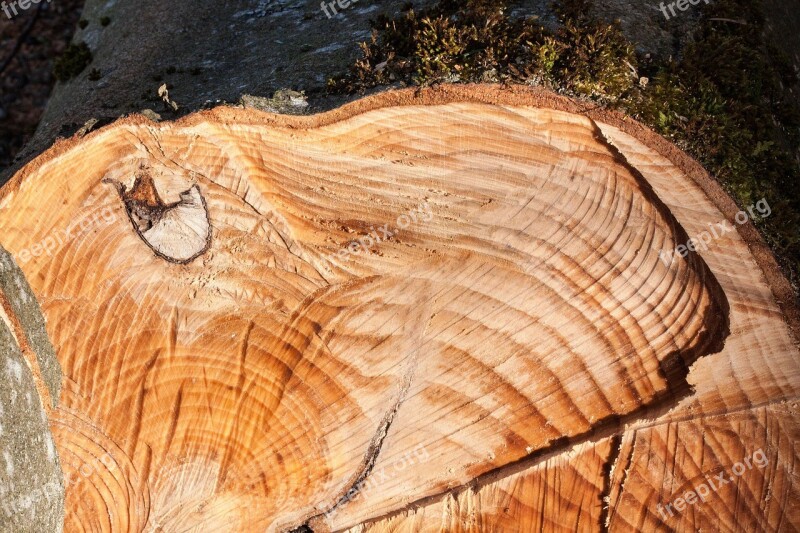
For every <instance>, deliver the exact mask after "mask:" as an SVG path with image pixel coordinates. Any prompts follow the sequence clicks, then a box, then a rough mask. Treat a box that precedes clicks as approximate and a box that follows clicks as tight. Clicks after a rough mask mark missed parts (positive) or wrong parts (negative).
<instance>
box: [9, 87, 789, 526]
mask: <svg viewBox="0 0 800 533" xmlns="http://www.w3.org/2000/svg"><path fill="white" fill-rule="evenodd" d="M470 90H473V91H475V93H470ZM476 94H477V95H476ZM481 94H483V96H481ZM504 94H506V93H503V91H502V90H500V89H491V90H489V89H486V90H485V91H484V92H483V93H480V92H479V91H477V90H476V89H474V88H472V89H470V88H464V89H446V90H445V91H444V92H436V91H430V92H427V93H423V94H421V95H414V94H413V93H410V92H401V93H394V94H388V95H382V96H379V97H375V98H373V99H367V100H365V101H363V102H360V103H358V104H356V105H354V106H350V107H346V108H344V109H342V110H339V111H336V112H333V113H329V114H326V115H321V116H315V117H277V116H272V115H266V114H260V113H256V112H253V111H242V110H238V109H229V108H221V109H217V110H214V111H211V112H204V113H201V114H197V115H193V116H192V117H190V118H188V119H186V120H183V121H181V122H178V123H169V124H153V123H151V122H148V121H146V120H144V119H142V118H131V119H126V120H123V121H119V122H117V123H115V124H113V125H111V126H109V127H107V128H104V129H103V130H101V131H99V132H96V133H94V134H91V135H89V136H87V137H85V138H83V139H75V140H72V141H69V142H66V143H63V144H61V145H57V146H56V147H55V148H54V149H53V150H52V151H51V153H49V154H46V155H45V156H43V157H42V158H40V159H38V160H36V161H34V162H33V163H32V164H31V165H29V166H28V167H26V169H24V170H23V171H22V172H21V173H20V174H19V175H18V176H17V177H15V179H14V180H13V181H12V183H11V184H10V186H9V187H6V188H4V189H3V190H2V191H0V226H1V227H2V235H3V240H4V246H6V247H7V248H8V249H9V250H10V251H11V252H12V253H14V255H15V256H16V257H17V259H18V261H20V262H21V263H22V268H23V270H24V271H25V273H26V275H27V276H28V278H29V279H30V280H31V285H32V287H33V289H34V291H35V293H36V294H37V296H38V298H39V299H40V302H41V304H42V307H43V310H44V313H45V315H46V317H47V319H48V333H49V334H50V336H51V338H52V340H53V343H54V345H55V347H56V350H57V353H58V357H59V360H60V362H61V365H62V367H63V370H64V374H65V383H64V387H63V393H62V405H61V406H60V407H59V408H58V410H56V411H55V412H54V413H53V414H52V416H51V425H52V426H53V428H54V434H55V438H56V442H57V446H58V450H59V454H60V456H61V458H62V463H63V466H64V469H65V476H67V478H68V479H77V480H78V481H79V482H76V483H68V485H67V524H66V530H68V531H71V530H81V531H84V530H86V531H143V530H161V531H218V530H227V531H263V530H265V529H266V530H271V531H288V530H291V529H293V528H295V527H297V526H299V525H301V524H304V523H308V524H309V525H310V526H311V527H312V528H313V529H314V531H326V530H344V529H347V528H358V527H362V529H363V528H367V529H368V530H370V531H380V530H382V528H386V529H387V530H391V531H395V530H396V531H406V530H408V531H411V530H414V531H417V530H427V529H425V528H427V527H433V526H431V524H433V523H438V524H439V527H440V528H442V529H441V530H442V531H457V530H459V529H458V527H461V526H463V528H464V530H465V531H466V530H470V531H477V530H481V531H483V530H487V531H513V530H514V529H513V528H515V527H517V528H522V529H517V530H519V531H523V530H527V529H525V528H527V527H528V526H530V527H532V528H536V529H538V528H540V527H544V528H545V529H549V528H552V529H563V528H569V527H570V526H571V525H576V524H577V526H576V527H580V528H581V529H583V528H584V527H585V528H587V529H591V528H593V527H594V528H600V527H601V525H602V523H603V522H604V521H605V520H607V519H608V520H609V524H611V525H612V526H614V527H619V528H620V529H623V530H624V529H625V528H627V527H632V524H633V522H628V521H627V516H628V515H627V514H622V513H620V511H619V510H617V509H615V508H611V509H609V510H608V511H603V510H602V508H601V507H600V506H598V505H597V502H598V501H600V499H601V498H603V497H608V496H611V495H614V498H612V499H611V500H610V501H612V502H627V501H628V500H626V499H625V497H624V496H620V495H617V494H616V493H613V492H612V487H611V486H610V485H609V483H610V482H611V480H612V479H614V477H613V476H611V477H609V476H608V472H610V471H611V468H612V466H614V464H615V463H616V462H617V461H618V460H619V457H622V456H623V452H624V451H625V450H626V448H625V447H626V446H627V445H628V444H627V442H628V439H630V438H632V437H631V435H632V432H634V431H637V428H638V427H640V426H642V427H646V426H653V427H661V426H654V418H653V417H658V418H657V419H656V421H655V424H656V425H657V424H659V423H661V424H674V423H680V422H679V420H680V419H681V417H683V418H691V417H693V416H696V414H697V413H704V414H708V415H711V414H713V415H715V416H723V417H724V416H725V414H726V413H727V412H729V411H735V410H736V409H742V408H750V407H752V406H755V405H758V404H765V403H769V402H773V401H775V400H776V399H778V398H782V399H786V398H788V397H792V396H793V395H794V396H796V389H797V386H798V379H797V372H796V369H797V368H796V363H795V362H794V361H797V351H796V348H795V347H794V345H793V341H792V339H791V335H790V333H789V328H788V327H787V325H786V323H785V321H784V320H783V318H782V316H781V314H780V311H779V309H778V306H777V304H775V302H774V299H773V298H772V295H771V293H770V287H769V285H768V284H767V283H765V281H764V279H763V275H761V274H760V269H759V265H758V264H757V263H756V262H755V261H754V260H753V259H752V258H751V257H749V256H748V255H747V253H746V248H747V247H746V245H744V243H743V242H733V243H731V242H722V243H716V244H715V246H716V249H720V250H732V251H726V252H719V253H720V254H722V255H718V256H715V257H714V258H711V256H710V255H709V256H708V257H707V254H705V253H704V254H702V256H701V255H699V254H695V253H692V254H689V255H688V256H687V257H686V258H678V259H676V260H675V261H673V262H671V263H670V264H666V263H665V262H664V261H662V260H661V259H660V255H659V254H660V252H662V251H665V250H671V249H674V248H675V247H676V246H677V245H679V244H681V243H685V242H686V241H687V240H688V238H689V236H690V235H693V234H694V233H693V232H694V231H696V229H697V225H699V224H702V223H704V222H705V221H704V219H703V217H709V218H714V217H716V216H718V215H719V210H718V209H717V207H716V206H715V204H714V203H713V202H712V201H711V200H710V196H709V195H708V194H707V193H706V192H705V191H703V190H702V189H701V188H700V187H698V186H697V185H696V184H694V181H693V180H692V178H691V177H690V176H688V175H687V173H686V172H685V171H682V170H681V169H679V168H678V167H676V166H675V165H674V164H673V163H671V162H670V160H669V158H665V157H663V156H661V155H659V153H657V151H654V150H653V149H652V148H650V147H649V146H647V145H646V144H644V143H642V142H641V141H640V140H639V139H638V138H637V137H636V136H631V135H629V134H628V133H624V132H623V130H622V129H615V130H613V131H612V130H611V129H610V128H613V126H611V125H609V124H607V123H604V122H602V121H599V122H598V121H596V120H593V119H592V118H590V117H588V116H585V115H582V114H579V113H576V112H575V111H576V109H574V105H575V104H572V103H569V102H568V101H566V100H559V99H557V98H554V97H552V96H542V95H541V94H538V93H530V92H528V93H525V92H513V91H512V92H511V93H508V95H507V96H504ZM609 140H611V142H609ZM637 143H639V144H637ZM637 157H638V159H637ZM659 157H661V159H659ZM676 169H677V170H676ZM137 180H138V185H137V184H136V183H137ZM665 184H669V185H668V186H667V189H669V190H667V191H664V190H662V189H663V188H664V186H665ZM189 191H196V193H197V195H199V197H195V196H193V197H192V198H188V197H187V194H188V192H189ZM192 194H194V193H192ZM43 206H52V209H45V210H44V212H46V213H47V214H46V216H42V214H41V213H42V212H43ZM200 207H202V209H200ZM204 220H207V221H208V223H209V225H208V227H209V228H210V233H209V234H208V235H207V236H205V237H203V235H204V234H203V231H204V230H203V228H204V227H205V226H204V225H203V221H204ZM390 234H391V235H390ZM367 237H369V239H367ZM203 238H205V240H203ZM731 238H733V237H731ZM51 239H52V240H51ZM370 241H371V242H370ZM37 246H38V249H37V248H35V247H37ZM45 248H46V249H47V250H45ZM342 250H349V251H346V252H342ZM36 251H38V252H39V253H38V254H36V255H35V254H34V252H36ZM25 259H27V260H25ZM737 260H738V261H739V263H738V264H739V265H740V267H739V268H740V270H735V268H736V263H735V261H737ZM747 335H750V337H747ZM753 339H758V340H759V341H760V344H759V345H758V346H753V345H751V346H750V347H749V348H747V351H744V352H741V351H736V352H735V351H734V350H732V349H729V348H731V345H732V343H734V344H733V346H734V348H735V350H742V349H744V348H745V345H746V344H747V343H748V342H751V341H752V340H753ZM754 353H758V354H760V355H759V356H758V357H759V359H758V361H761V362H764V363H765V364H767V365H768V366H767V367H766V368H764V367H758V368H756V367H755V366H753V367H750V366H748V365H750V364H751V363H748V361H751V362H752V361H754V360H755V359H753V357H751V354H754ZM713 358H717V359H713ZM706 361H726V362H727V364H728V365H729V366H727V367H725V368H722V367H721V366H720V365H718V364H715V363H713V362H711V363H706ZM783 362H785V363H787V364H786V365H784V364H782V363H783ZM709 365H710V366H709ZM690 369H691V371H690ZM665 427H666V426H665ZM617 433H619V434H621V435H623V436H624V438H622V437H615V436H614V435H615V434H617ZM595 436H597V437H598V438H600V439H601V440H600V441H598V442H596V443H595V442H594V441H593V439H594V438H595ZM620 439H621V440H620ZM640 449H642V450H646V449H647V448H646V447H644V446H643V447H642V448H640ZM570 450H573V451H571V452H570ZM574 450H579V452H580V453H577V454H576V452H575V451H574ZM654 450H656V451H657V452H658V453H662V452H663V453H666V452H665V451H664V450H663V449H654ZM639 453H646V452H645V451H642V452H639ZM654 453H655V451H654ZM628 455H630V454H628ZM423 459H424V460H423ZM401 462H402V464H404V465H405V466H404V467H403V468H397V465H399V464H401ZM85 464H93V465H95V468H94V470H93V471H92V474H91V475H88V476H82V477H74V474H75V473H76V472H75V471H73V470H71V469H74V468H78V466H77V465H85ZM387 470H388V471H390V472H391V475H386V476H384V475H381V474H382V473H385V472H386V471H387ZM791 472H793V469H792V470H790V473H791ZM71 475H72V476H73V477H72V478H70V476H71ZM379 475H380V478H379ZM615 475H616V474H615ZM378 478H379V479H380V482H379V483H378V482H376V481H374V480H376V479H378ZM789 478H791V476H789ZM787 479H788V478H787ZM792 479H793V478H792ZM474 480H479V481H478V484H477V485H476V486H474V487H473V488H469V487H470V486H471V483H473V482H474ZM559 483H563V484H564V485H565V486H568V487H569V490H570V491H572V492H570V494H573V496H569V498H566V497H561V498H556V497H555V495H554V493H555V492H556V491H560V490H561V489H559V488H558V487H557V485H558V484H559ZM655 483H657V481H655ZM365 486H367V487H370V490H363V487H365ZM788 486H791V483H789V484H788ZM359 487H360V488H361V489H362V490H354V489H357V488H359ZM625 489H626V490H627V484H626V485H625ZM789 493H790V492H784V493H782V494H789ZM348 494H351V495H352V496H354V495H356V494H357V497H348ZM578 494H580V496H578ZM625 494H626V495H627V494H628V493H625ZM659 494H661V493H659ZM548 495H549V496H548ZM631 495H632V496H633V497H635V496H636V494H633V493H631ZM567 499H569V502H568V501H567ZM415 502H418V503H417V504H416V505H417V506H418V507H422V508H424V509H421V510H420V511H419V512H410V511H409V510H408V506H409V505H411V504H414V503H415ZM504 502H505V503H504ZM495 504H496V505H503V509H505V507H508V508H509V511H508V512H505V511H503V512H502V513H496V512H493V511H489V510H486V508H488V507H490V506H492V505H495ZM506 504H508V505H506ZM613 505H617V503H614V504H613ZM626 506H627V507H626V509H634V510H633V511H631V512H635V513H639V515H641V514H642V513H644V514H646V515H647V516H650V515H652V513H654V512H656V511H655V509H650V508H649V507H648V508H646V509H644V510H643V508H641V507H640V508H638V509H636V508H634V507H631V506H630V505H629V504H627V503H626ZM481 509H484V510H481ZM397 513H401V514H400V515H398V514H397ZM509 513H510V514H509ZM401 515H403V516H405V518H403V517H402V516H401ZM443 516H446V517H449V519H450V520H452V522H447V521H442V520H443V519H442V517H443ZM382 517H388V518H386V519H385V520H386V522H385V523H382V522H381V518H382ZM408 520H411V522H404V521H408ZM637 520H638V518H637ZM765 523H767V522H765ZM768 523H769V524H774V523H775V522H774V521H773V522H768ZM360 524H369V525H368V526H367V525H364V526H360ZM409 524H411V525H409ZM456 524H461V526H457V525H456ZM515 524H516V525H515ZM417 527H421V528H423V529H415V528H417ZM409 528H410V529H409ZM470 528H471V529H470ZM476 528H478V529H476Z"/></svg>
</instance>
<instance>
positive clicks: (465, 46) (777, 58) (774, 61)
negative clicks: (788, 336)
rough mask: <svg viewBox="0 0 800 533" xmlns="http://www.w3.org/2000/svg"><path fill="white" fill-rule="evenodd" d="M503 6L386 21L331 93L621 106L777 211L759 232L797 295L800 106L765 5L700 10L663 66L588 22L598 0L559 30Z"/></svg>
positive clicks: (485, 4) (568, 4)
mask: <svg viewBox="0 0 800 533" xmlns="http://www.w3.org/2000/svg"><path fill="white" fill-rule="evenodd" d="M506 7H507V2H505V1H502V0H499V1H496V0H466V1H463V0H459V1H456V0H442V1H441V2H439V3H438V4H437V5H435V6H433V7H432V8H429V9H426V10H422V11H419V12H416V11H414V10H413V9H411V8H409V9H407V10H405V11H404V12H403V13H402V14H401V15H400V16H398V17H397V18H395V19H387V18H382V19H379V20H378V21H377V22H376V24H375V28H374V30H373V34H372V39H371V41H370V42H368V43H361V45H360V46H361V50H362V58H361V59H359V60H358V61H356V63H355V64H354V65H353V67H352V68H351V69H350V71H349V72H348V73H347V74H345V75H342V76H339V77H337V78H334V79H332V80H330V81H329V83H328V87H329V90H330V91H331V92H335V93H342V92H344V93H353V92H363V91H365V90H366V89H368V88H371V87H375V86H379V85H387V84H392V83H400V84H405V85H428V84H432V83H439V82H503V83H526V84H539V85H545V86H548V87H551V88H554V89H557V90H559V91H561V92H565V93H567V94H572V95H573V96H577V97H583V98H590V99H592V100H596V101H598V102H602V103H603V104H604V105H606V106H609V107H614V108H618V109H621V110H623V111H625V112H627V113H628V114H630V115H632V116H634V117H635V118H637V119H638V120H640V121H642V122H644V123H645V124H648V125H649V126H650V127H652V128H653V129H655V130H656V131H658V132H659V133H661V134H662V135H664V136H666V137H669V138H671V139H672V140H673V141H675V142H676V143H677V144H678V145H679V146H681V147H682V148H683V149H684V150H686V151H687V152H688V153H689V154H691V155H692V156H693V157H695V158H697V159H698V160H699V161H700V162H701V163H702V164H703V165H704V166H705V168H706V169H708V170H709V171H710V172H711V173H712V174H713V175H714V176H716V178H717V179H718V180H719V181H720V182H721V183H722V185H723V186H724V187H725V188H726V189H727V190H728V191H729V192H730V194H731V195H732V196H733V198H734V199H735V200H737V202H738V203H739V204H740V206H742V207H748V206H750V205H752V204H753V203H755V202H757V201H758V200H760V199H762V198H765V199H766V200H767V202H768V203H769V205H770V206H771V208H772V214H771V215H770V216H769V217H768V218H766V219H761V220H756V221H755V223H756V226H757V227H758V228H759V229H760V230H761V232H762V234H763V235H764V237H765V239H766V240H767V242H768V243H769V244H770V246H771V247H772V249H773V250H774V251H775V252H776V255H777V256H778V258H779V260H780V261H781V263H782V266H783V267H784V269H785V271H786V273H787V274H788V276H789V278H790V280H791V281H792V282H793V284H794V285H795V287H797V282H798V277H797V274H798V272H800V214H799V213H800V190H799V189H800V166H799V165H798V160H799V159H800V158H798V155H799V154H800V109H798V106H797V104H796V103H795V102H794V100H793V99H792V98H791V97H790V95H789V94H788V92H787V90H786V88H787V87H791V86H792V85H793V84H795V83H796V82H797V74H796V72H795V70H794V68H793V67H792V64H791V61H790V60H789V58H788V57H787V56H786V54H784V53H781V52H780V51H779V50H777V49H775V48H774V47H772V46H770V45H769V44H767V43H766V42H765V41H764V34H765V28H764V19H763V15H762V12H761V2H760V0H755V1H754V0H717V2H715V3H713V4H710V5H702V4H701V6H698V9H702V11H701V13H702V17H701V22H700V25H699V28H698V30H697V35H695V36H694V39H693V40H691V42H692V43H693V44H689V45H688V46H687V47H686V49H685V50H683V54H682V58H683V59H681V60H680V61H665V62H661V63H658V62H655V61H653V60H652V59H650V58H644V57H642V58H637V56H636V54H635V52H634V47H633V45H632V44H631V43H630V42H628V41H627V40H626V39H625V37H624V36H623V35H622V32H621V30H620V29H619V27H618V26H617V25H615V24H607V23H604V22H601V21H598V20H596V19H594V18H592V17H591V16H590V15H589V8H590V0H562V1H561V2H559V3H558V4H557V6H556V10H557V13H558V15H559V17H560V19H561V22H562V24H561V27H560V29H558V30H557V31H555V32H550V31H547V30H546V29H545V28H543V27H542V26H541V25H540V24H539V23H538V21H537V19H536V18H527V19H520V18H516V19H512V18H510V17H509V16H507V15H506V13H505V11H506ZM713 19H737V20H741V19H744V20H746V21H747V25H741V24H735V23H731V22H726V21H722V20H713ZM639 75H643V76H647V77H648V78H649V83H646V84H644V83H639V82H640V79H639Z"/></svg>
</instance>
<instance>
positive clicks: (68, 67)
mask: <svg viewBox="0 0 800 533" xmlns="http://www.w3.org/2000/svg"><path fill="white" fill-rule="evenodd" d="M91 62H92V52H91V50H89V46H87V44H86V43H85V42H80V43H78V44H74V43H73V44H70V45H69V46H68V47H67V49H66V50H64V53H63V54H61V56H60V57H59V58H58V59H56V61H55V63H54V65H53V74H54V75H55V77H56V79H57V80H59V81H67V80H69V79H71V78H74V77H75V76H77V75H78V74H80V73H81V72H83V69H85V68H86V66H87V65H88V64H89V63H91Z"/></svg>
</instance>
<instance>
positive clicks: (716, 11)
mask: <svg viewBox="0 0 800 533" xmlns="http://www.w3.org/2000/svg"><path fill="white" fill-rule="evenodd" d="M719 18H728V19H744V20H746V21H747V25H741V24H733V23H729V22H725V21H719V20H712V19H719ZM764 31H765V29H764V20H763V16H762V14H761V8H760V3H759V2H753V1H752V0H746V1H745V0H720V1H719V2H717V3H716V4H712V5H709V6H704V7H703V18H702V20H701V23H700V27H699V28H698V31H697V35H696V36H695V40H694V42H693V44H690V45H689V46H688V47H687V48H686V50H685V51H684V54H683V59H682V60H681V61H679V62H670V63H666V64H664V65H661V66H659V67H658V68H657V70H656V72H655V75H654V77H653V80H652V82H651V83H650V84H649V85H648V87H647V88H646V89H641V90H636V91H634V92H633V93H632V94H630V95H629V96H628V97H626V98H625V99H624V101H623V102H622V103H621V107H622V109H624V110H625V111H627V112H628V113H630V114H631V115H633V116H634V117H635V118H637V119H639V120H641V121H643V122H645V123H647V124H649V125H650V126H651V127H653V128H654V129H655V130H656V131H658V132H659V133H661V134H663V135H665V136H667V137H670V138H672V139H673V140H674V141H675V142H677V143H678V144H679V145H680V146H681V147H683V148H684V149H685V150H686V151H687V152H689V153H690V154H691V155H693V156H694V157H695V158H697V159H698V160H699V161H700V162H701V163H702V164H703V165H704V166H705V168H706V169H708V170H709V171H710V172H711V173H712V174H713V175H714V176H715V177H716V178H717V179H718V180H719V181H720V182H721V183H722V185H723V186H724V187H725V188H726V189H727V190H728V192H729V193H730V194H731V195H732V196H733V198H734V199H735V200H736V201H737V203H738V204H739V205H740V206H742V207H747V206H750V205H752V204H753V203H755V202H757V201H758V200H760V199H762V198H764V199H766V200H767V202H768V203H769V205H770V207H771V208H772V214H771V215H770V216H769V217H768V218H765V219H760V220H756V221H755V223H756V226H757V227H758V228H759V229H760V230H761V232H762V234H763V236H764V237H765V239H766V241H767V242H768V243H769V245H770V246H771V247H772V249H773V250H774V251H775V252H776V254H777V256H778V258H779V260H780V261H781V263H782V265H783V267H784V270H785V272H786V273H787V274H788V275H789V278H790V280H791V281H792V282H793V284H794V285H795V287H797V281H798V277H797V275H798V272H800V167H799V166H798V159H797V158H796V155H797V154H800V110H799V109H798V106H797V104H796V103H795V102H794V100H792V98H791V96H790V95H789V94H788V92H787V90H786V88H787V87H791V86H792V85H793V84H795V83H796V82H797V78H796V74H795V73H794V71H793V69H792V67H791V63H789V62H788V60H787V58H786V57H785V54H782V53H779V52H778V51H777V50H775V49H774V48H773V47H771V46H770V45H768V44H767V43H766V42H765V41H764V37H763V36H764Z"/></svg>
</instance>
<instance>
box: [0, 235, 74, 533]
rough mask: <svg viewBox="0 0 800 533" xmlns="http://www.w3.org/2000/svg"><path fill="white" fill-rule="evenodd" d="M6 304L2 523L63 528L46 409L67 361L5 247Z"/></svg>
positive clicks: (2, 288)
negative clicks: (49, 335)
mask: <svg viewBox="0 0 800 533" xmlns="http://www.w3.org/2000/svg"><path fill="white" fill-rule="evenodd" d="M0 304H2V306H0V383H2V386H0V531H3V532H9V533H12V532H13V533H17V532H30V533H41V532H43V531H47V532H51V531H52V532H58V531H62V529H63V522H64V483H63V481H62V475H61V467H60V465H59V459H58V455H57V453H56V446H55V443H54V442H53V436H52V434H51V432H50V427H49V423H48V416H47V413H48V412H50V410H51V409H50V404H52V407H55V406H56V403H57V400H58V395H59V390H60V388H61V369H60V366H59V364H58V360H57V359H56V357H55V354H54V352H53V346H52V345H51V344H50V341H49V340H48V338H47V333H46V332H45V329H44V319H43V318H42V314H41V311H40V310H39V306H38V304H37V303H36V299H35V297H34V295H33V293H32V291H31V288H30V287H29V286H28V283H27V281H25V277H24V276H23V274H22V272H21V271H20V270H19V268H18V267H17V266H16V265H15V264H14V260H13V259H12V257H11V255H10V254H9V253H8V252H6V251H5V249H3V248H2V247H0ZM43 403H44V405H43Z"/></svg>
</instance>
